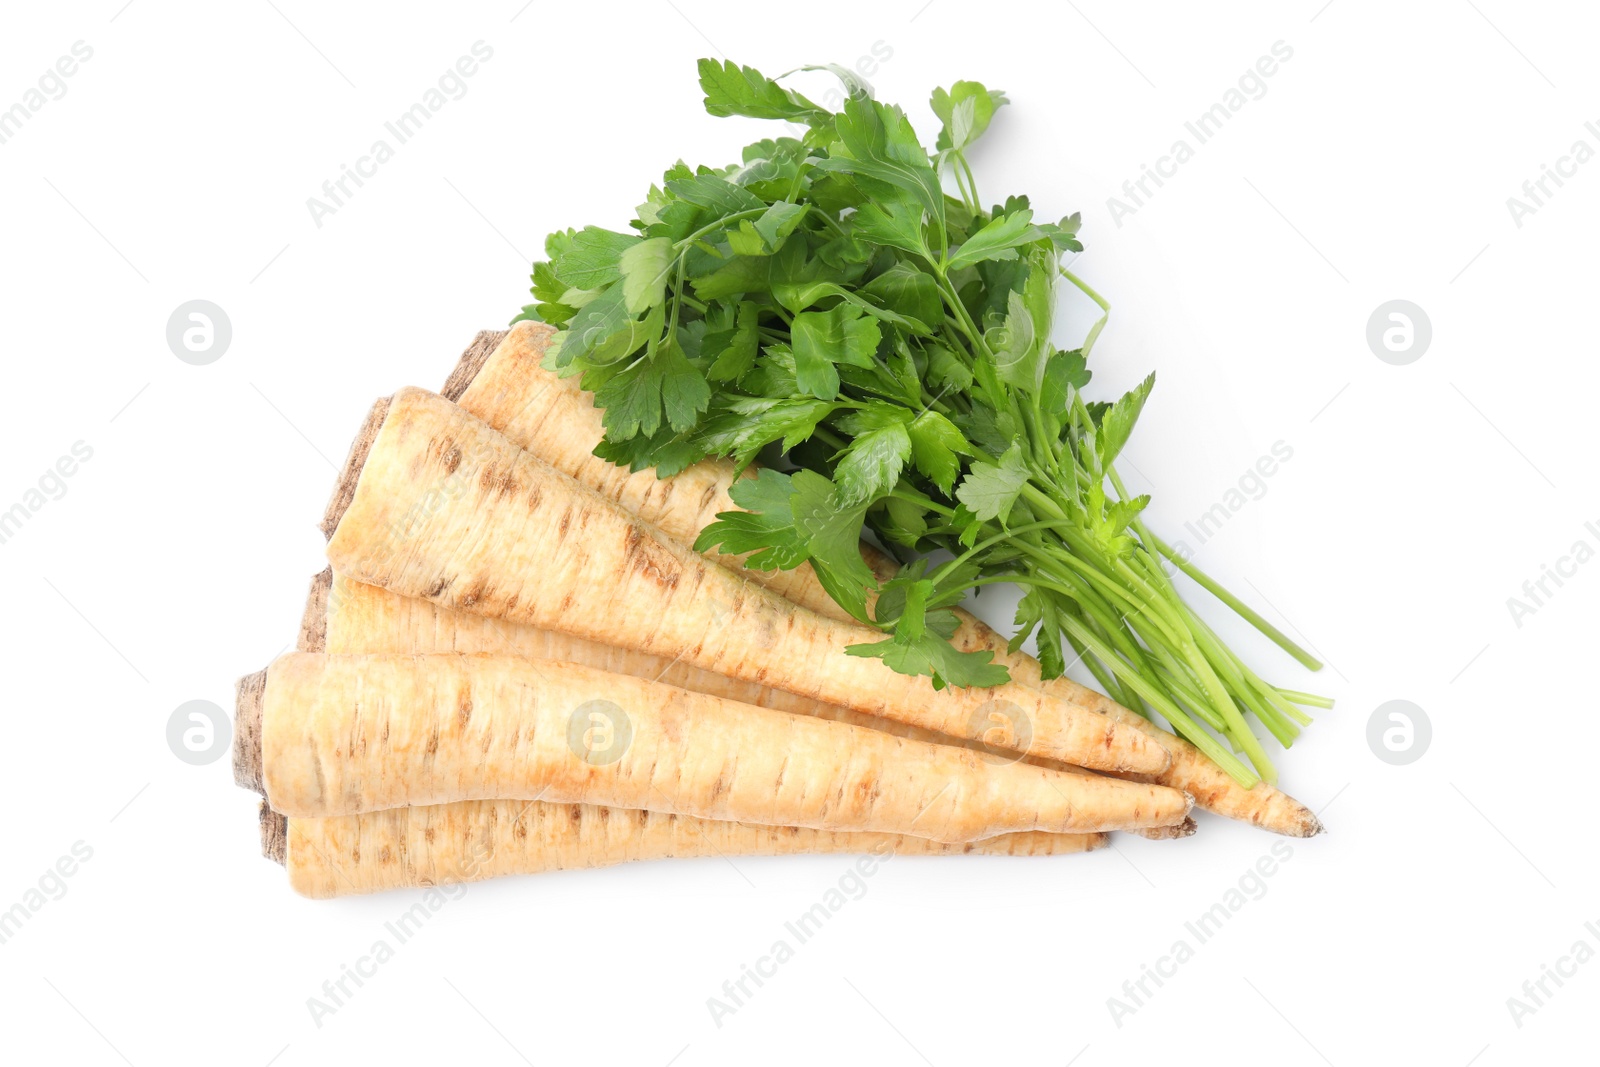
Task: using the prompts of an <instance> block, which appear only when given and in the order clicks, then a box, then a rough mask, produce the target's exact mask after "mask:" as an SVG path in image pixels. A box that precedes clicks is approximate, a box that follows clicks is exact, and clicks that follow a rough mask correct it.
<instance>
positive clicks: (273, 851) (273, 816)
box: [260, 800, 289, 867]
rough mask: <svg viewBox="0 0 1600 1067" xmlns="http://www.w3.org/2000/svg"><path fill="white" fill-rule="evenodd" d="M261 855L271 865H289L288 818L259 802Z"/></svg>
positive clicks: (264, 802) (265, 803)
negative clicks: (270, 862)
mask: <svg viewBox="0 0 1600 1067" xmlns="http://www.w3.org/2000/svg"><path fill="white" fill-rule="evenodd" d="M260 822H261V854H262V855H263V856H265V857H266V858H267V859H269V860H271V861H272V862H273V863H277V864H280V865H282V866H285V867H287V866H288V865H289V817H288V816H287V815H280V814H278V813H277V812H275V811H273V810H272V807H271V806H270V805H269V804H268V803H267V802H266V801H265V800H263V801H262V802H261V816H260Z"/></svg>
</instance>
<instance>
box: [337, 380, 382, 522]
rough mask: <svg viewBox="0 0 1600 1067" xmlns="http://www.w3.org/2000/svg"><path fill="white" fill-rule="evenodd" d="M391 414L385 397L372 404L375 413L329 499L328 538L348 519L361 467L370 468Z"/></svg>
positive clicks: (371, 413)
mask: <svg viewBox="0 0 1600 1067" xmlns="http://www.w3.org/2000/svg"><path fill="white" fill-rule="evenodd" d="M388 414H389V398H388V397H383V398H381V399H380V400H378V402H377V403H375V404H373V405H372V410H371V411H369V412H367V421H366V422H364V423H362V425H361V432H360V433H358V434H356V439H355V440H354V441H352V442H351V443H350V454H349V455H348V456H346V457H345V461H344V469H343V470H341V471H340V472H339V480H338V481H337V482H336V483H334V486H333V496H331V497H329V498H328V510H327V511H325V512H324V513H323V516H322V535H323V536H324V537H332V536H333V531H334V530H336V529H338V528H339V520H340V519H342V518H344V513H345V509H346V508H348V507H349V506H350V501H352V500H354V499H355V495H356V483H357V482H358V481H360V480H361V468H362V467H364V466H366V465H367V453H368V452H370V451H371V450H372V442H373V439H374V438H376V437H377V436H378V430H379V429H380V428H381V427H382V426H383V420H384V418H385V417H386V416H387V415H388Z"/></svg>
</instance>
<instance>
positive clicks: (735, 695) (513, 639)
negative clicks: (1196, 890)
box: [298, 568, 1194, 840]
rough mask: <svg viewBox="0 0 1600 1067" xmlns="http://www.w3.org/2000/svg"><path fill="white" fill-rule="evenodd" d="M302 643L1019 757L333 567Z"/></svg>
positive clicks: (1159, 831)
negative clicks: (807, 719) (445, 656)
mask: <svg viewBox="0 0 1600 1067" xmlns="http://www.w3.org/2000/svg"><path fill="white" fill-rule="evenodd" d="M300 633H301V636H300V642H299V646H298V647H299V649H300V651H302V652H329V653H333V654H335V655H350V654H361V653H373V652H503V653H507V654H510V655H517V656H526V657H530V658H533V659H543V660H561V661H563V662H568V663H577V664H580V665H582V666H585V667H594V668H597V669H599V670H605V671H612V672H614V673H617V674H631V675H634V676H635V677H638V678H649V679H651V680H653V681H658V682H664V683H666V684H667V685H675V686H677V687H679V688H680V689H692V690H694V691H695V692H697V693H709V694H710V695H712V696H719V697H726V698H728V699H730V700H737V701H739V702H741V703H744V704H753V705H755V706H757V707H763V708H772V709H774V710H777V711H787V712H791V713H794V714H800V715H813V716H816V717H817V718H822V719H832V720H834V721H836V722H844V723H849V724H851V725H852V726H863V727H866V728H868V729H873V730H881V731H883V732H885V733H889V734H893V735H894V736H896V737H906V738H910V739H912V740H914V741H925V742H927V743H929V744H935V745H940V744H943V745H963V746H964V747H967V748H972V749H974V750H976V751H981V752H985V753H988V754H989V755H991V756H993V757H995V758H997V759H1002V760H1010V759H1017V758H1019V757H1018V756H1017V754H1016V753H1009V752H1006V751H1005V750H1003V749H998V748H995V747H993V746H991V745H983V744H980V743H979V742H976V741H966V740H963V739H960V738H954V737H950V736H948V735H946V734H936V733H934V732H932V731H931V730H924V729H921V728H920V727H916V726H907V725H906V724H904V723H898V722H895V721H894V720H892V719H879V718H874V717H873V716H870V715H861V714H859V713H857V712H854V711H851V710H850V709H849V708H841V707H838V706H836V705H833V704H824V703H822V702H821V701H816V700H807V699H806V698H804V697H798V696H795V695H794V694H793V693H786V692H784V691H783V690H781V689H771V688H768V687H767V686H763V685H755V684H753V683H751V682H742V681H740V680H738V679H736V678H728V677H726V676H725V675H721V674H713V673H712V672H710V671H703V670H700V669H699V668H697V667H691V666H689V665H688V664H686V663H684V662H683V661H681V660H667V659H664V658H662V657H660V656H652V655H648V654H646V653H644V652H634V651H631V650H628V649H621V648H613V647H611V646H609V645H601V644H596V643H595V642H593V641H585V640H584V639H583V638H581V637H573V636H571V635H570V634H564V633H560V632H557V631H553V630H540V629H537V628H536V627H532V626H523V625H519V624H517V623H511V622H506V621H505V620H503V619H491V618H486V617H484V616H482V615H473V614H470V613H468V612H461V611H452V610H450V609H449V608H443V607H440V606H439V605H437V604H434V603H432V602H430V601H427V600H418V599H416V598H414V597H406V596H400V595H398V594H395V593H391V592H389V591H388V590H387V589H379V588H378V587H377V586H373V585H367V584H366V583H364V582H358V581H355V580H353V579H351V578H347V577H345V576H344V575H342V574H335V573H334V572H333V570H332V568H329V569H327V570H325V571H323V572H322V573H321V574H318V575H317V576H316V577H315V578H313V579H312V582H311V591H310V595H309V596H308V597H307V603H306V610H305V619H304V621H303V623H302V625H301V631H300ZM1020 758H1021V759H1024V760H1027V761H1030V762H1034V763H1037V764H1039V765H1040V766H1046V767H1051V768H1054V769H1056V770H1066V771H1071V772H1073V773H1079V774H1087V773H1089V772H1087V771H1082V770H1080V769H1079V768H1076V767H1073V766H1071V765H1070V764H1066V763H1058V762H1056V761H1053V760H1042V759H1038V758H1037V757H1034V756H1021V757H1020ZM1181 829H1182V828H1181V827H1180V828H1174V827H1155V828H1151V829H1147V830H1134V831H1131V832H1132V833H1136V834H1139V835H1140V836H1142V837H1149V838H1151V839H1153V840H1167V839H1169V838H1172V837H1187V836H1188V835H1189V834H1192V833H1193V832H1194V822H1193V820H1192V819H1191V820H1189V824H1188V828H1187V831H1186V832H1182V833H1175V832H1174V831H1175V830H1181Z"/></svg>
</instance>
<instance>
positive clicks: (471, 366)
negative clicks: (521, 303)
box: [439, 330, 511, 403]
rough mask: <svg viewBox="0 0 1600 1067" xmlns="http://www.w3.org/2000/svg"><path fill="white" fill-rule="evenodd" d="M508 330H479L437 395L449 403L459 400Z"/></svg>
mask: <svg viewBox="0 0 1600 1067" xmlns="http://www.w3.org/2000/svg"><path fill="white" fill-rule="evenodd" d="M510 332H511V331H510V330H479V331H478V336H476V337H474V338H473V339H472V343H471V344H470V345H468V346H467V350H466V351H465V352H463V353H461V359H460V360H459V361H457V363H456V366H455V370H452V371H451V372H450V377H448V378H446V379H445V381H444V388H443V389H441V390H439V395H440V396H442V397H444V398H445V399H446V400H448V401H450V402H451V403H455V402H456V401H458V400H460V399H461V394H463V393H465V392H466V391H467V386H469V385H471V384H472V380H473V379H474V378H476V377H477V376H478V372H479V371H480V370H482V369H483V365H484V364H485V363H487V362H488V361H489V357H490V356H492V355H494V350H495V349H497V348H499V347H500V342H501V341H503V340H505V337H506V334H508V333H510Z"/></svg>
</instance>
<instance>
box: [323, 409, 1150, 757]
mask: <svg viewBox="0 0 1600 1067" xmlns="http://www.w3.org/2000/svg"><path fill="white" fill-rule="evenodd" d="M374 424H376V425H377V427H378V428H377V429H376V431H375V432H373V433H371V435H370V446H368V447H365V448H362V447H359V446H358V447H357V448H356V449H355V450H353V451H352V454H351V458H350V461H349V462H348V464H347V466H346V470H345V472H344V475H343V477H342V479H341V484H340V486H339V488H338V489H336V491H335V497H334V504H333V506H332V508H331V510H330V512H329V514H328V516H327V518H326V519H325V522H324V527H325V528H326V529H329V530H331V536H330V539H329V543H328V558H329V560H330V561H331V562H332V563H333V565H334V568H335V570H337V571H341V572H343V573H347V574H349V575H350V576H351V577H353V578H356V579H358V580H360V581H364V582H367V583H369V584H373V585H378V586H381V587H384V588H387V589H390V590H392V591H394V592H398V593H402V594H404V595H407V596H416V597H424V598H427V599H429V600H432V601H434V602H436V603H440V604H443V605H445V606H447V607H452V608H459V609H464V610H468V611H472V612H474V613H476V614H481V615H486V616H493V617H498V618H504V619H507V620H510V621H513V622H521V623H527V624H530V625H534V626H538V627H540V628H542V629H560V630H563V631H566V632H568V633H572V634H575V635H577V636H581V637H584V638H586V639H588V640H592V641H598V642H601V643H604V644H612V645H620V646H624V647H628V648H632V649H635V650H637V651H642V652H649V653H652V654H655V655H662V656H666V657H669V658H674V659H678V658H681V659H682V660H683V661H685V662H687V663H690V664H691V665H693V666H696V667H699V668H701V669H704V670H710V671H715V672H717V673H721V674H726V675H728V676H730V677H735V678H740V679H742V680H746V681H752V682H757V683H761V684H765V685H768V686H774V687H777V688H781V689H785V690H787V691H789V692H791V693H795V694H797V695H800V696H804V697H808V698H812V699H817V700H822V701H825V702H828V703H833V704H839V705H842V706H845V707H849V708H851V709H852V710H855V711H858V712H861V713H864V714H869V715H878V716H882V717H884V718H890V719H895V720H897V721H899V722H904V723H909V724H911V725H915V726H920V727H923V728H925V729H929V730H933V731H936V732H938V733H944V734H950V735H953V736H959V737H967V738H978V737H982V738H984V739H985V740H994V741H996V743H1001V744H1002V745H1003V747H1008V748H1014V749H1016V750H1017V751H1023V752H1027V753H1029V754H1031V755H1037V756H1043V757H1045V758H1048V759H1057V760H1061V761H1063V762H1068V763H1073V764H1076V765H1079V766H1083V767H1089V768H1093V769H1098V770H1110V771H1131V772H1140V773H1154V772H1159V771H1161V770H1163V769H1165V767H1166V766H1167V764H1168V762H1169V756H1168V754H1167V751H1166V749H1165V748H1164V747H1162V744H1161V742H1160V741H1159V740H1157V739H1155V738H1152V737H1150V736H1147V735H1145V734H1143V733H1140V732H1139V731H1138V730H1136V729H1132V728H1130V727H1127V726H1123V725H1121V724H1118V723H1115V722H1113V721H1110V720H1108V719H1107V718H1106V717H1104V716H1103V715H1099V714H1096V713H1095V712H1092V711H1089V710H1087V709H1085V708H1082V707H1079V706H1076V705H1073V704H1070V703H1068V702H1065V701H1062V700H1058V699H1056V698H1054V697H1051V696H1049V695H1046V694H1044V693H1042V692H1040V691H1037V690H1032V689H1028V688H1026V687H1024V686H1019V685H1004V686H996V687H993V688H990V689H945V690H942V691H941V690H935V689H934V688H933V686H932V684H931V683H930V682H929V680H928V679H927V678H925V677H912V676H908V675H903V674H897V673H895V672H893V671H891V670H889V669H888V668H887V667H885V666H884V665H883V664H882V663H881V662H877V661H873V660H870V659H862V658H858V657H854V656H849V655H846V654H845V651H844V650H845V648H846V646H848V645H852V644H861V643H870V642H871V641H873V640H875V639H877V638H878V637H880V636H881V635H879V634H877V633H876V632H875V631H871V630H869V629H867V628H865V627H861V626H857V625H851V624H847V623H843V622H840V621H838V620H836V619H830V618H827V617H825V616H821V615H818V614H816V613H815V612H811V611H808V610H806V609H805V608H801V607H798V606H796V605H795V604H793V603H791V602H789V601H787V600H785V599H783V598H782V597H780V596H777V595H776V594H774V593H773V592H772V591H770V590H768V589H766V588H764V587H762V586H760V585H758V584H755V583H753V582H751V581H750V580H749V579H748V578H744V577H740V576H737V575H735V574H734V573H733V572H732V571H729V570H728V569H726V568H723V567H719V566H715V565H713V564H711V563H710V562H709V561H708V560H707V559H706V558H705V557H703V556H700V555H698V554H696V553H694V552H692V551H690V550H689V549H687V548H685V547H683V546H682V545H679V544H677V543H675V542H673V541H671V540H670V539H669V538H667V537H666V536H665V535H663V534H662V533H661V532H660V531H659V530H657V529H655V528H654V527H652V526H649V525H648V524H646V523H643V522H641V521H639V520H638V519H637V518H636V517H634V516H633V515H631V514H630V513H628V512H626V511H624V510H623V509H622V508H620V507H618V506H617V505H615V504H614V503H612V502H610V501H607V500H604V499H602V498H600V497H599V496H598V495H596V494H595V493H593V492H591V491H589V490H587V489H585V488H583V487H582V486H580V485H578V484H577V483H576V482H574V481H573V480H572V479H571V478H569V477H567V476H566V475H564V474H562V473H560V472H559V471H556V470H555V469H553V468H552V467H550V466H548V465H546V464H545V463H543V462H542V461H540V460H539V459H537V458H536V457H534V456H532V455H530V454H529V453H527V452H524V451H522V450H521V449H519V448H517V447H516V446H515V445H514V444H512V442H510V441H509V440H507V439H506V438H505V437H504V436H503V435H501V434H499V433H497V432H496V431H495V430H493V429H492V428H491V427H489V426H488V425H486V424H485V423H483V422H482V421H480V420H478V419H476V418H474V417H472V416H470V415H468V414H467V413H465V412H463V411H462V410H460V409H459V408H457V407H456V406H455V405H453V404H450V403H449V402H448V401H445V400H444V399H442V398H441V397H438V396H436V395H434V394H431V393H428V392H426V391H424V390H420V389H405V390H402V391H401V392H399V393H396V394H395V396H394V397H393V398H392V399H391V400H389V401H380V402H379V404H378V405H377V406H376V407H375V408H374V411H373V414H372V416H371V417H369V420H368V426H369V427H371V426H373V425H374ZM364 436H366V433H365V431H364ZM352 483H353V484H354V489H353V490H347V489H346V486H348V485H350V484H352ZM997 709H998V714H1000V715H1001V716H1002V717H1003V718H1005V719H1006V720H1007V721H1009V722H1011V723H1013V724H1016V725H1017V726H1018V728H1017V729H1016V730H1015V732H1014V734H1012V735H1010V736H1006V737H1000V736H999V735H998V734H995V733H994V732H993V729H994V726H995V722H994V717H995V715H996V713H997Z"/></svg>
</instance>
